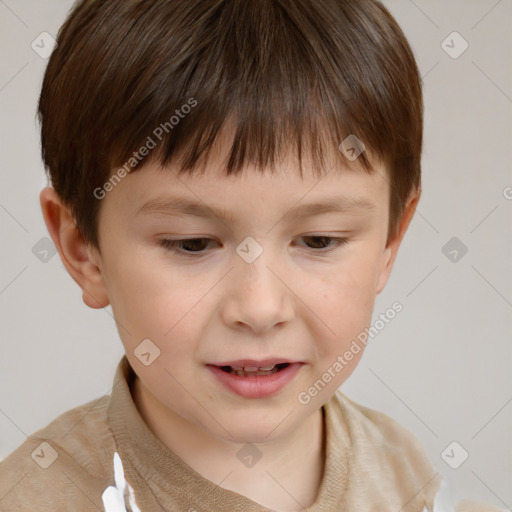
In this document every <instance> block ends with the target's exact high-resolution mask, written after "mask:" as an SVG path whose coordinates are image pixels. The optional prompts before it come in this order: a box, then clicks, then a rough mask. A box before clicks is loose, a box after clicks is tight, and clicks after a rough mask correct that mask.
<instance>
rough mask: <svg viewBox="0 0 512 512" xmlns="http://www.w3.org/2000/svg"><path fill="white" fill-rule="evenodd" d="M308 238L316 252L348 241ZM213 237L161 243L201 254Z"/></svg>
mask: <svg viewBox="0 0 512 512" xmlns="http://www.w3.org/2000/svg"><path fill="white" fill-rule="evenodd" d="M301 238H302V239H303V240H306V241H307V242H306V246H307V247H308V248H310V249H314V250H315V252H329V251H332V250H334V249H336V248H337V247H340V246H342V245H345V244H347V243H348V239H347V238H339V237H332V236H324V235H316V236H313V235H307V236H302V237H301ZM213 241H214V240H212V239H211V238H185V239H181V240H169V239H162V240H160V241H159V244H160V245H161V246H162V247H164V249H166V250H167V251H170V252H174V253H177V254H179V255H182V256H191V257H194V256H201V255H202V254H204V253H205V252H206V251H205V249H206V248H207V246H208V243H209V242H213Z"/></svg>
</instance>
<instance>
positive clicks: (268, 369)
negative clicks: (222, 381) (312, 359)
mask: <svg viewBox="0 0 512 512" xmlns="http://www.w3.org/2000/svg"><path fill="white" fill-rule="evenodd" d="M288 366H290V363H277V364H271V365H266V366H231V365H224V366H219V368H220V369H221V370H222V371H223V372H226V373H230V374H231V375H237V376H238V377H256V376H261V377H264V376H267V375H272V374H274V373H277V372H279V371H281V370H284V369H285V368H288Z"/></svg>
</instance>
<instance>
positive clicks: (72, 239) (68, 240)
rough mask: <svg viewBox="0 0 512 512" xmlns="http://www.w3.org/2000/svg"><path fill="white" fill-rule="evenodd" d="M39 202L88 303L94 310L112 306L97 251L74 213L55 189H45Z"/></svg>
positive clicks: (83, 297) (60, 250)
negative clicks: (77, 224) (75, 218)
mask: <svg viewBox="0 0 512 512" xmlns="http://www.w3.org/2000/svg"><path fill="white" fill-rule="evenodd" d="M39 201H40V204H41V210H42V213H43V218H44V221H45V224H46V227H47V228H48V232H49V233H50V236H51V238H52V240H53V243H54V244H55V247H56V248H57V250H58V252H59V256H60V259H61V261H62V263H63V265H64V267H65V268H66V270H67V271H68V273H69V275H70V276H71V277H72V278H73V280H74V281H75V282H76V283H77V284H78V285H79V286H80V288H81V289H82V299H83V301H84V303H85V304H86V305H87V306H89V307H91V308H94V309H98V308H104V307H105V306H108V304H109V303H110V301H109V298H108V295H107V293H106V292H107V289H106V286H105V282H104V279H103V275H102V272H101V269H100V261H99V255H98V254H97V251H93V250H92V249H90V248H89V247H88V246H87V244H86V242H85V240H84V238H83V236H82V234H81V233H80V231H79V230H78V228H77V227H76V224H75V221H74V218H73V216H72V214H71V212H70V210H69V209H68V208H67V207H66V206H65V205H64V204H63V203H62V201H61V199H60V198H59V196H58V195H57V193H56V191H55V189H54V188H53V187H45V188H44V189H43V190H42V191H41V193H40V195H39Z"/></svg>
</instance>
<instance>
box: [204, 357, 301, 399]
mask: <svg viewBox="0 0 512 512" xmlns="http://www.w3.org/2000/svg"><path fill="white" fill-rule="evenodd" d="M206 366H207V368H208V369H209V370H210V371H211V372H212V373H213V374H214V375H215V376H216V377H217V378H218V379H219V381H220V382H221V383H222V384H224V386H225V387H226V388H228V389H229V390H230V391H233V392H234V393H236V394H237V395H240V396H243V397H245V398H265V397H267V396H270V395H273V394H275V393H277V392H278V391H279V390H281V389H282V388H284V386H286V384H288V383H289V382H290V381H291V380H292V379H293V378H294V377H295V375H296V374H297V372H298V371H299V370H300V367H301V366H302V363H291V364H290V365H289V366H287V367H286V368H284V369H282V370H280V371H278V372H276V373H272V374H270V375H268V376H266V375H255V376H252V377H251V376H249V377H240V376H238V375H234V374H232V373H228V372H225V371H223V370H221V369H220V368H219V367H218V366H213V365H206Z"/></svg>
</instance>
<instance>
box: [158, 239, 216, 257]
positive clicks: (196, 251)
mask: <svg viewBox="0 0 512 512" xmlns="http://www.w3.org/2000/svg"><path fill="white" fill-rule="evenodd" d="M209 241H213V240H212V239H211V238H186V239H183V240H169V239H164V240H160V245H161V246H162V247H164V248H165V249H167V250H168V251H172V252H176V253H178V254H183V255H190V256H192V255H200V254H202V253H203V249H204V248H205V245H208V242H209ZM205 242H206V244H205Z"/></svg>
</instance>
